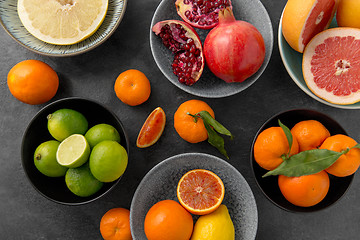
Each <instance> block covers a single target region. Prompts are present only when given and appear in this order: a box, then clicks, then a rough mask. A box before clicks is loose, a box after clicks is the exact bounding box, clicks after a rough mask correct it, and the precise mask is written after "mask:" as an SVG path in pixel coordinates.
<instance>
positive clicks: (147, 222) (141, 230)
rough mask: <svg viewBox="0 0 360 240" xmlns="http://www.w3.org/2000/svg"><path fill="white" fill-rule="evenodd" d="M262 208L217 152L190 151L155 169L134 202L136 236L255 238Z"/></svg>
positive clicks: (140, 187)
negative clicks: (218, 156)
mask: <svg viewBox="0 0 360 240" xmlns="http://www.w3.org/2000/svg"><path fill="white" fill-rule="evenodd" d="M257 223H258V215H257V207H256V202H255V198H254V195H253V193H252V191H251V188H250V186H249V185H248V183H247V182H246V180H245V179H244V177H243V176H242V175H241V174H240V173H239V172H238V171H237V170H236V169H235V168H234V167H232V166H231V165H230V164H229V163H227V162H225V161H224V160H222V159H220V158H217V157H215V156H212V155H208V154H202V153H186V154H180V155H176V156H173V157H170V158H168V159H166V160H164V161H162V162H160V163H159V164H158V165H156V166H155V167H154V168H153V169H151V170H150V171H149V172H148V173H147V174H146V176H145V177H144V178H143V180H142V181H141V183H140V184H139V186H138V188H137V190H136V192H135V194H134V197H133V200H132V202H131V207H130V226H131V233H132V236H133V239H149V240H153V239H183V240H189V239H190V238H191V239H204V238H202V237H203V235H204V234H210V235H211V236H212V237H213V238H211V239H255V237H256V232H257Z"/></svg>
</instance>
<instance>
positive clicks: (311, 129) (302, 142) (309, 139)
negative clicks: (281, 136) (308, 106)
mask: <svg viewBox="0 0 360 240" xmlns="http://www.w3.org/2000/svg"><path fill="white" fill-rule="evenodd" d="M291 134H292V135H293V137H295V138H296V140H297V141H298V143H299V152H302V151H306V150H311V149H316V148H318V147H320V145H321V144H322V143H323V142H324V141H325V139H326V138H328V137H330V132H329V131H328V130H327V129H326V128H325V126H324V125H323V124H322V123H320V122H319V121H316V120H306V121H301V122H298V123H297V124H295V126H294V127H293V128H292V129H291Z"/></svg>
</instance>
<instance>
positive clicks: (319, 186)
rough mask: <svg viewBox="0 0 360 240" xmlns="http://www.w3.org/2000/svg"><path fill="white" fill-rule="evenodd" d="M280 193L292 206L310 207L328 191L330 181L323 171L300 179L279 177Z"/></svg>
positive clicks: (319, 200)
mask: <svg viewBox="0 0 360 240" xmlns="http://www.w3.org/2000/svg"><path fill="white" fill-rule="evenodd" d="M278 184H279V188H280V191H281V193H282V194H283V195H284V197H285V198H286V199H287V200H288V201H289V202H291V203H292V204H294V205H296V206H300V207H311V206H314V205H316V204H318V203H319V202H321V201H322V200H323V199H324V198H325V196H326V194H327V193H328V191H329V187H330V180H329V176H328V174H327V173H326V172H325V171H321V172H318V173H315V174H311V175H305V176H301V177H286V176H284V175H279V178H278Z"/></svg>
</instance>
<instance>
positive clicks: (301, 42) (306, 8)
mask: <svg viewBox="0 0 360 240" xmlns="http://www.w3.org/2000/svg"><path fill="white" fill-rule="evenodd" d="M338 2H339V0H288V2H287V3H286V6H285V8H284V12H283V16H282V33H283V35H284V38H285V39H286V41H287V42H288V43H289V45H290V46H291V47H292V48H293V49H295V50H296V51H298V52H301V53H302V52H303V51H304V48H305V46H306V45H307V44H308V42H309V41H310V40H311V38H312V37H314V36H315V35H316V34H317V33H319V32H321V31H323V30H324V29H327V28H328V27H329V25H330V23H331V20H332V19H333V17H334V14H335V11H336V9H337V5H338Z"/></svg>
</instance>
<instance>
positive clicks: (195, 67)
mask: <svg viewBox="0 0 360 240" xmlns="http://www.w3.org/2000/svg"><path fill="white" fill-rule="evenodd" d="M152 31H153V32H154V33H155V34H156V35H158V36H160V37H161V38H162V42H163V44H164V45H165V46H166V47H167V48H169V49H170V50H171V51H172V52H173V53H174V54H175V57H174V61H173V63H172V69H173V73H174V74H175V75H176V76H177V77H178V79H179V82H181V83H184V84H186V85H189V86H191V85H193V84H194V83H195V82H196V81H198V80H199V78H200V76H201V74H202V72H203V70H204V65H205V63H204V55H203V49H202V45H201V41H200V38H199V36H198V34H197V33H196V32H195V30H194V29H193V28H192V27H191V26H190V25H189V24H187V23H185V22H182V21H178V20H166V21H161V22H158V23H156V24H155V25H154V26H153V28H152Z"/></svg>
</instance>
